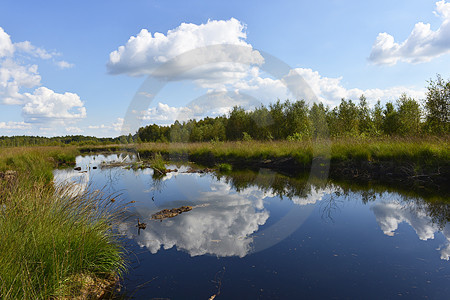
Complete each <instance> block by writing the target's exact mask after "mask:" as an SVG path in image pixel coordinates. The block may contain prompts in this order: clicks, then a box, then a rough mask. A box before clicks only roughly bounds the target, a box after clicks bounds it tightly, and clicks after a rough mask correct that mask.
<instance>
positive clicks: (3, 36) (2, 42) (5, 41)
mask: <svg viewBox="0 0 450 300" xmlns="http://www.w3.org/2000/svg"><path fill="white" fill-rule="evenodd" d="M13 53H14V46H13V44H12V42H11V38H10V36H9V34H7V33H6V32H5V31H4V30H3V28H1V27H0V58H2V57H5V56H11V55H12V54H13Z"/></svg>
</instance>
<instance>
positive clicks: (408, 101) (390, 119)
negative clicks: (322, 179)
mask: <svg viewBox="0 0 450 300" xmlns="http://www.w3.org/2000/svg"><path fill="white" fill-rule="evenodd" d="M427 89H428V91H427V93H426V98H425V99H424V100H423V101H421V102H419V101H418V100H415V99H413V98H410V97H408V95H406V94H403V95H402V96H401V97H400V98H399V99H397V101H395V102H387V103H386V104H385V105H384V106H383V105H381V103H380V101H378V102H377V103H376V104H375V105H374V106H373V107H369V105H368V103H367V100H366V98H365V97H364V95H361V97H360V98H359V101H356V102H354V101H352V100H345V99H342V100H341V103H340V104H339V105H338V106H336V107H334V108H330V107H327V106H324V105H323V104H322V103H319V104H317V103H314V104H313V105H311V106H310V105H308V104H306V102H305V101H303V100H300V101H295V102H291V101H289V100H286V101H284V102H281V101H279V100H278V101H277V102H276V103H273V104H270V105H269V106H268V107H266V106H264V105H261V106H260V107H258V108H256V109H254V110H252V111H247V110H245V109H244V108H242V107H239V106H236V107H234V108H233V109H232V110H231V111H230V112H229V114H228V115H223V116H219V117H215V118H210V117H206V118H204V119H202V120H198V121H197V120H195V119H194V120H189V121H187V122H182V123H181V122H179V121H175V123H174V124H172V125H170V126H160V125H156V124H153V125H148V126H145V127H142V128H140V129H139V130H138V132H137V133H135V134H134V135H131V134H129V135H128V136H119V137H117V138H96V137H85V136H80V135H77V136H65V137H53V138H45V137H30V136H13V137H5V136H3V137H0V146H31V145H64V144H75V145H95V144H111V143H120V144H127V143H141V142H204V141H238V140H291V141H298V140H303V139H310V138H321V137H328V136H331V137H349V136H351V137H377V136H390V135H395V136H406V137H407V136H418V135H447V134H449V133H450V80H449V81H445V80H443V79H442V78H441V76H440V75H437V77H436V79H435V80H433V79H432V80H430V81H429V82H428V87H427Z"/></svg>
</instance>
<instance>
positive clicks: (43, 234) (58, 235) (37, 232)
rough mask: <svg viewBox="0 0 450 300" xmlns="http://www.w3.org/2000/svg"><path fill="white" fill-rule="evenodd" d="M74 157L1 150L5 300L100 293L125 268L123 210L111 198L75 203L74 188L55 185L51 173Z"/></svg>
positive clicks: (0, 248) (0, 289)
mask: <svg viewBox="0 0 450 300" xmlns="http://www.w3.org/2000/svg"><path fill="white" fill-rule="evenodd" d="M77 154H78V150H77V149H76V148H60V147H39V148H8V149H1V150H0V172H2V173H1V174H2V179H0V191H1V192H0V202H1V203H0V298H1V299H51V298H53V299H69V298H73V297H77V296H78V297H80V296H87V295H88V294H92V293H95V294H100V293H101V292H102V291H103V290H104V288H105V287H107V286H108V285H109V284H110V283H111V282H113V281H114V278H113V277H114V276H115V275H118V274H119V273H120V272H121V271H123V270H124V261H123V256H122V254H123V249H122V248H121V247H120V244H119V243H118V240H117V236H116V235H115V234H114V233H113V232H112V226H113V225H114V224H115V221H116V218H117V216H118V213H119V212H118V211H114V210H112V209H111V208H110V207H109V205H110V203H111V201H109V199H108V197H104V196H103V195H102V194H101V193H95V194H92V193H89V192H85V193H82V194H79V195H77V196H75V197H73V196H69V195H71V193H69V192H68V190H69V189H70V186H64V187H60V188H57V189H55V188H54V187H53V184H52V182H51V181H52V170H53V168H55V167H58V166H64V165H71V164H74V162H75V156H76V155H77ZM5 171H9V172H5ZM11 171H12V172H11ZM88 285H91V288H86V287H87V286H88Z"/></svg>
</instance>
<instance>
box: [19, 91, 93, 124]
mask: <svg viewBox="0 0 450 300" xmlns="http://www.w3.org/2000/svg"><path fill="white" fill-rule="evenodd" d="M24 98H25V100H24V101H25V103H26V104H25V106H24V107H23V109H22V114H23V116H24V118H25V120H26V121H28V122H41V121H42V120H43V119H44V120H45V119H82V118H85V117H86V108H85V107H84V104H83V102H82V101H81V99H80V97H79V96H78V95H77V94H73V93H67V92H66V93H64V94H59V93H55V92H54V91H52V90H50V89H48V88H46V87H40V88H37V89H36V90H35V91H34V92H33V94H30V93H25V94H24Z"/></svg>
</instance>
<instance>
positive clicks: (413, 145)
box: [136, 136, 450, 188]
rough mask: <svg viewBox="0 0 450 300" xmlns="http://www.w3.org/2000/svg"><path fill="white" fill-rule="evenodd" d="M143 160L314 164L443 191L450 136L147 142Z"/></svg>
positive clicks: (343, 174) (298, 167) (293, 167)
mask: <svg viewBox="0 0 450 300" xmlns="http://www.w3.org/2000/svg"><path fill="white" fill-rule="evenodd" d="M136 149H137V151H138V152H139V154H140V156H141V157H149V156H151V155H153V153H155V152H159V153H162V154H163V155H165V156H166V157H167V158H170V159H188V160H191V161H194V162H198V163H202V164H206V165H215V164H220V163H229V164H232V165H233V166H237V167H265V168H272V169H276V170H281V171H285V172H288V173H296V172H303V171H309V170H310V168H311V165H312V164H313V162H314V161H317V162H318V164H317V165H318V166H323V167H324V168H327V167H329V170H330V176H332V177H335V178H344V179H352V180H361V181H370V180H378V181H382V182H391V183H401V184H404V185H415V186H420V187H427V188H436V187H437V188H445V186H446V185H447V184H446V182H447V181H448V176H449V170H450V147H449V137H448V136H445V137H421V138H376V139H375V138H371V139H363V138H338V139H330V140H325V139H323V140H305V141H274V142H259V141H248V142H244V141H240V142H210V143H146V144H138V145H136Z"/></svg>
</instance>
